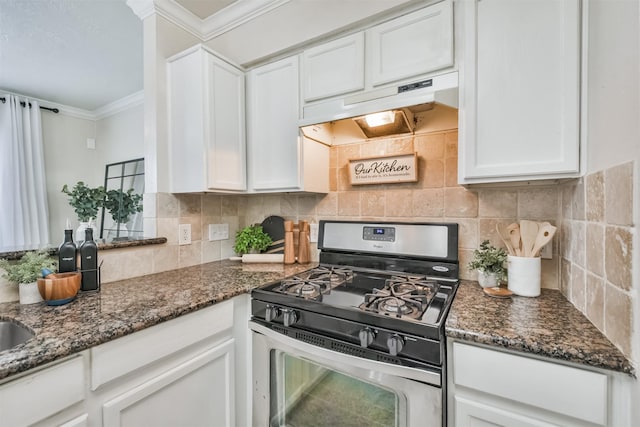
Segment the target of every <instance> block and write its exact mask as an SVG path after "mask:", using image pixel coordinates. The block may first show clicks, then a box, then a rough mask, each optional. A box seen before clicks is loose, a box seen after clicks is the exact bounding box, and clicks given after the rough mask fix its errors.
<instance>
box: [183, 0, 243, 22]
mask: <svg viewBox="0 0 640 427" xmlns="http://www.w3.org/2000/svg"><path fill="white" fill-rule="evenodd" d="M236 1H239V0H175V2H176V3H178V4H179V5H180V6H182V7H184V8H185V9H187V10H188V11H190V12H191V13H193V14H194V15H196V16H197V17H198V18H200V19H205V18H208V17H209V16H211V15H213V14H214V13H216V12H218V11H219V10H222V9H224V8H225V7H227V6H229V5H230V4H232V3H236Z"/></svg>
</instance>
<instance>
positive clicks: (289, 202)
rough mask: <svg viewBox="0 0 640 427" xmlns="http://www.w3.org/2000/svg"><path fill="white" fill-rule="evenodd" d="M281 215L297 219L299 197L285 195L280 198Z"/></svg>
mask: <svg viewBox="0 0 640 427" xmlns="http://www.w3.org/2000/svg"><path fill="white" fill-rule="evenodd" d="M280 215H282V216H285V217H289V218H295V217H296V216H298V195H297V194H283V195H282V197H281V198H280Z"/></svg>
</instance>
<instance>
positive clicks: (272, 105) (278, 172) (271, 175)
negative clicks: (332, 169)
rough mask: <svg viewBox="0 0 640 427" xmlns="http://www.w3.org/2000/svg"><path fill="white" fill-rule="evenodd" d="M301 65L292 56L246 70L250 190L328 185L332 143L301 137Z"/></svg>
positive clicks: (322, 187) (310, 188)
mask: <svg viewBox="0 0 640 427" xmlns="http://www.w3.org/2000/svg"><path fill="white" fill-rule="evenodd" d="M298 68H299V67H298V56H292V57H289V58H285V59H282V60H280V61H277V62H273V63H271V64H267V65H264V66H262V67H258V68H255V69H253V70H251V71H249V73H248V75H247V77H248V80H247V85H248V86H247V93H248V107H247V111H248V124H249V126H248V153H249V187H250V190H251V191H254V192H279V191H309V192H321V193H326V192H328V191H329V148H328V147H326V146H324V145H322V144H320V143H316V142H314V141H310V140H308V141H307V140H303V139H302V138H301V135H300V133H299V130H298V120H299V115H300V114H299V113H300V92H299V81H300V80H299V77H298ZM310 156H314V158H313V162H312V163H311V158H310Z"/></svg>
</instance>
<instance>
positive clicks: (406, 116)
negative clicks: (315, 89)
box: [300, 72, 458, 139]
mask: <svg viewBox="0 0 640 427" xmlns="http://www.w3.org/2000/svg"><path fill="white" fill-rule="evenodd" d="M434 103H439V104H443V105H446V106H449V107H454V108H458V72H451V73H447V74H442V75H439V76H434V77H432V78H429V79H426V80H422V81H418V82H414V83H410V84H404V85H400V86H397V87H387V88H383V89H377V90H371V91H366V92H362V93H358V94H355V95H351V96H347V97H345V98H339V99H333V100H329V101H326V102H321V103H316V104H312V105H308V106H305V107H304V109H303V116H304V118H303V119H302V120H301V121H300V128H301V130H302V132H303V134H305V136H307V137H310V138H313V139H315V138H314V137H313V134H314V133H317V132H318V128H317V126H314V125H319V124H322V123H327V122H336V121H339V120H344V119H350V120H353V122H354V123H355V124H356V125H357V126H358V127H359V128H360V130H361V131H362V134H363V136H364V137H365V138H376V137H382V136H386V137H388V136H391V135H401V134H407V133H412V132H413V127H414V121H413V114H414V113H416V112H419V111H426V110H429V109H430V108H432V107H433V104H434ZM374 121H375V122H377V123H372V122H374Z"/></svg>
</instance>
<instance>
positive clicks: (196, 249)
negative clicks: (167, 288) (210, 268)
mask: <svg viewBox="0 0 640 427" xmlns="http://www.w3.org/2000/svg"><path fill="white" fill-rule="evenodd" d="M178 264H179V267H180V268H183V267H190V266H192V265H198V264H202V245H201V244H200V242H192V243H191V244H190V245H182V246H178Z"/></svg>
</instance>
